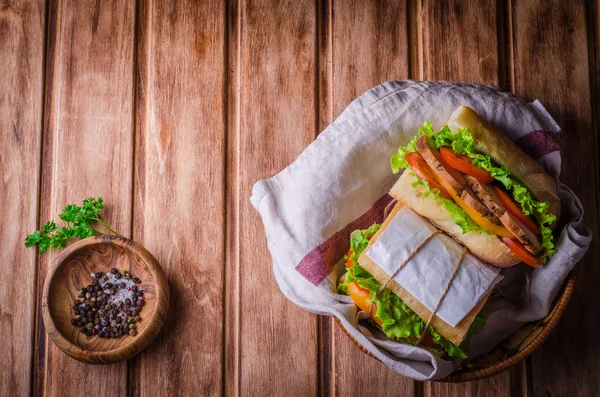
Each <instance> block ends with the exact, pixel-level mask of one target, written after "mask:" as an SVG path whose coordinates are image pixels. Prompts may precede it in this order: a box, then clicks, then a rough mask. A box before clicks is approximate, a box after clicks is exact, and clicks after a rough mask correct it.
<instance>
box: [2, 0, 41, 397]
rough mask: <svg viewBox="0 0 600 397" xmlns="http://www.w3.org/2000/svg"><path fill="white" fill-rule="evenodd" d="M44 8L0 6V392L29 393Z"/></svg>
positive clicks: (32, 4) (37, 5) (21, 3)
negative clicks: (29, 242)
mask: <svg viewBox="0 0 600 397" xmlns="http://www.w3.org/2000/svg"><path fill="white" fill-rule="evenodd" d="M44 16H45V3H44V2H43V1H14V2H11V3H10V4H8V3H7V4H0V54H2V55H1V57H0V58H1V60H0V87H2V88H0V131H1V133H0V175H2V179H0V218H1V219H2V221H3V224H4V227H2V228H0V245H1V246H2V251H1V252H0V302H2V304H1V306H2V308H1V309H0V334H1V335H3V339H4V340H9V341H11V343H10V345H5V346H4V349H3V350H4V352H3V353H2V355H1V356H2V363H1V364H0V385H2V390H0V395H4V393H6V395H8V393H12V394H13V395H27V394H29V393H30V391H31V382H32V365H31V362H32V358H33V349H34V346H33V335H34V333H35V321H34V320H35V318H36V316H35V306H36V304H35V296H36V292H35V290H36V281H35V280H36V278H35V274H36V254H35V251H34V250H28V249H26V248H25V246H24V245H23V239H24V238H25V236H26V235H27V234H28V233H30V232H31V231H33V230H35V229H37V212H38V196H39V168H40V142H41V130H42V128H41V127H42V103H43V102H42V94H43V65H44V38H45V17H44Z"/></svg>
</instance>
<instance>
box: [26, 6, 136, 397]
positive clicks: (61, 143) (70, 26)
mask: <svg viewBox="0 0 600 397" xmlns="http://www.w3.org/2000/svg"><path fill="white" fill-rule="evenodd" d="M48 7H49V13H48V15H49V22H48V23H49V26H50V27H49V31H48V34H49V37H48V61H47V70H46V103H45V119H44V136H43V143H42V144H43V160H42V161H43V163H42V186H41V197H42V202H41V215H40V224H41V223H42V222H44V221H46V220H47V219H57V215H58V213H59V212H60V211H61V210H62V208H63V207H64V206H65V205H66V204H69V203H75V202H77V203H81V201H82V200H83V199H84V198H86V197H89V196H102V197H103V198H104V201H105V203H106V205H107V208H106V209H105V210H104V211H103V218H104V219H105V220H106V221H107V223H108V224H110V225H112V226H113V227H114V228H115V229H116V230H120V231H122V232H123V233H124V234H126V235H127V234H129V231H130V227H131V185H132V184H131V180H132V161H131V160H132V156H131V153H132V149H133V148H132V137H133V132H132V125H133V119H132V115H133V108H132V104H133V102H132V87H133V32H134V8H133V5H132V4H131V3H127V2H121V1H97V2H96V3H94V4H93V6H90V5H89V4H87V3H83V2H79V1H69V0H66V1H60V0H57V1H50V2H49V6H48ZM56 254H57V251H56V250H53V251H51V252H49V253H45V254H43V255H41V256H40V270H39V272H40V278H41V280H40V288H41V286H43V282H44V277H45V274H46V272H47V271H48V269H49V266H50V264H51V262H52V259H53V258H54V257H55V256H56ZM38 296H41V293H38ZM37 341H38V346H36V348H37V349H38V352H39V353H38V354H37V355H36V360H37V364H36V365H37V368H38V371H37V381H36V386H37V387H36V394H38V395H42V394H45V395H59V396H63V395H67V396H77V395H87V394H88V393H89V390H94V393H95V394H99V395H110V396H115V395H125V394H126V383H127V371H126V368H127V366H126V364H125V363H121V364H117V365H112V366H102V367H97V366H93V365H86V364H82V363H79V362H78V361H75V360H73V359H71V358H69V357H68V356H66V355H65V354H63V353H62V352H60V351H59V350H58V348H56V347H55V346H54V345H53V344H52V342H51V341H49V340H48V339H47V338H46V337H45V334H44V329H43V326H42V324H41V322H40V327H39V328H38V338H37Z"/></svg>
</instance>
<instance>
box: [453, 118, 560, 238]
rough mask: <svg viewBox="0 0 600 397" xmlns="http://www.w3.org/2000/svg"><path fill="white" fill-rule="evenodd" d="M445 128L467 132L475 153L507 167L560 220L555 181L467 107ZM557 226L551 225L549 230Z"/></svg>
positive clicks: (504, 136)
mask: <svg viewBox="0 0 600 397" xmlns="http://www.w3.org/2000/svg"><path fill="white" fill-rule="evenodd" d="M447 124H448V127H449V128H450V130H451V131H452V132H454V133H456V132H457V131H458V129H459V128H466V129H467V130H469V132H470V133H471V135H473V138H474V145H473V147H474V148H475V150H476V151H478V152H479V153H483V154H487V155H489V156H490V158H491V159H492V160H493V161H494V162H495V163H496V164H499V165H504V166H506V168H508V169H509V170H510V173H511V175H513V176H514V177H515V178H517V179H518V180H520V181H521V182H523V184H524V185H525V186H527V188H528V189H529V190H530V191H531V192H532V193H533V196H534V197H535V199H536V200H538V201H547V202H549V203H550V206H549V208H548V212H549V213H552V214H554V215H556V219H559V217H560V199H559V198H558V191H557V186H556V181H555V180H554V179H553V178H552V177H551V176H550V175H548V174H547V173H546V172H545V171H544V168H543V167H542V165H541V164H540V163H538V162H537V161H535V160H534V159H533V158H531V157H530V156H529V155H528V154H526V153H525V152H523V151H522V150H521V148H519V147H518V146H517V145H516V144H515V143H514V142H513V141H511V140H510V138H508V137H507V136H506V135H504V134H503V133H501V132H499V131H498V130H497V129H496V128H495V127H494V126H493V125H491V124H490V123H488V121H487V120H485V119H484V118H483V117H481V116H480V115H479V114H478V113H477V112H476V111H474V110H473V109H471V108H469V107H467V106H459V107H458V108H457V109H456V110H455V111H454V113H453V114H452V116H451V117H450V119H449V120H448V123H447ZM556 223H557V222H554V224H553V225H552V228H554V226H555V225H556Z"/></svg>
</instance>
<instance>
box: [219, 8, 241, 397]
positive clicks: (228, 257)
mask: <svg viewBox="0 0 600 397" xmlns="http://www.w3.org/2000/svg"><path fill="white" fill-rule="evenodd" d="M241 7H242V5H241V4H240V3H239V2H237V1H236V0H227V1H226V3H225V15H224V18H225V32H224V33H225V45H224V59H225V68H224V73H225V79H224V85H225V98H224V102H225V103H224V109H225V112H224V117H225V136H224V140H225V156H224V159H223V161H224V176H223V178H224V183H223V193H224V197H225V206H224V209H223V211H224V220H225V222H224V225H223V227H224V232H225V239H224V242H223V250H224V257H225V266H224V268H223V276H222V277H223V291H222V293H223V296H222V302H223V303H222V304H223V313H224V315H223V322H222V337H223V346H222V355H223V361H222V374H223V377H222V379H221V385H222V386H221V387H222V390H221V391H222V394H223V395H224V396H225V395H227V394H228V391H230V392H231V393H232V394H233V395H238V396H239V395H240V393H241V390H240V381H239V380H240V376H241V374H240V372H241V354H240V346H241V333H240V326H241V325H240V324H241V308H240V290H241V277H240V263H239V258H240V252H239V250H240V244H239V236H238V235H239V230H240V227H239V218H240V216H239V214H240V197H239V192H240V177H239V170H240V167H239V161H240V160H239V153H240V148H239V144H240V129H241V126H240V123H241V118H240V113H241V110H240V104H241V88H240V87H241V76H240V73H241V21H242V18H241V12H242V11H241ZM232 27H233V29H234V31H232ZM232 40H233V42H234V43H233V44H232ZM230 163H231V164H230ZM231 316H232V317H233V318H230V317H231ZM230 325H231V326H230ZM230 328H233V331H232V332H229V330H230ZM230 357H231V361H229V358H230ZM229 366H231V368H230V367H229ZM229 380H231V381H230V382H229Z"/></svg>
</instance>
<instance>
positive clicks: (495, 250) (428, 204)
mask: <svg viewBox="0 0 600 397" xmlns="http://www.w3.org/2000/svg"><path fill="white" fill-rule="evenodd" d="M415 181H417V178H416V177H415V176H414V175H411V173H410V171H405V172H404V173H403V174H402V175H401V176H400V178H399V179H398V181H397V182H396V184H395V185H394V187H392V190H391V191H390V195H391V196H392V197H394V198H395V199H396V200H398V201H399V202H401V203H403V204H405V205H407V206H408V207H410V208H411V209H412V210H413V211H415V212H416V213H417V214H419V215H421V216H424V217H425V218H428V219H429V220H430V221H431V222H432V223H434V224H435V225H436V226H437V227H439V228H440V229H442V230H443V231H445V232H446V233H447V234H448V235H450V236H452V237H453V238H454V239H456V240H457V241H459V242H460V243H461V244H463V245H464V246H465V247H467V248H468V249H469V251H471V253H472V254H473V255H475V256H476V257H478V258H479V259H481V260H482V261H484V262H486V263H489V264H490V265H494V266H498V267H510V266H514V265H516V264H517V263H519V262H520V261H521V260H520V259H519V258H518V257H517V256H516V255H515V254H513V252H512V251H511V250H510V249H509V248H508V247H507V246H506V245H505V244H504V243H503V242H502V241H501V240H500V239H499V238H498V236H495V235H491V234H487V233H476V232H468V233H465V234H463V233H462V230H461V229H460V227H459V226H458V225H456V224H455V223H454V222H453V221H452V218H451V217H450V214H449V213H448V211H446V209H445V208H444V206H443V204H442V202H441V200H436V199H435V198H434V197H433V195H431V194H430V195H429V196H427V197H425V187H424V186H423V185H419V186H416V187H413V186H412V184H413V182H415Z"/></svg>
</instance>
